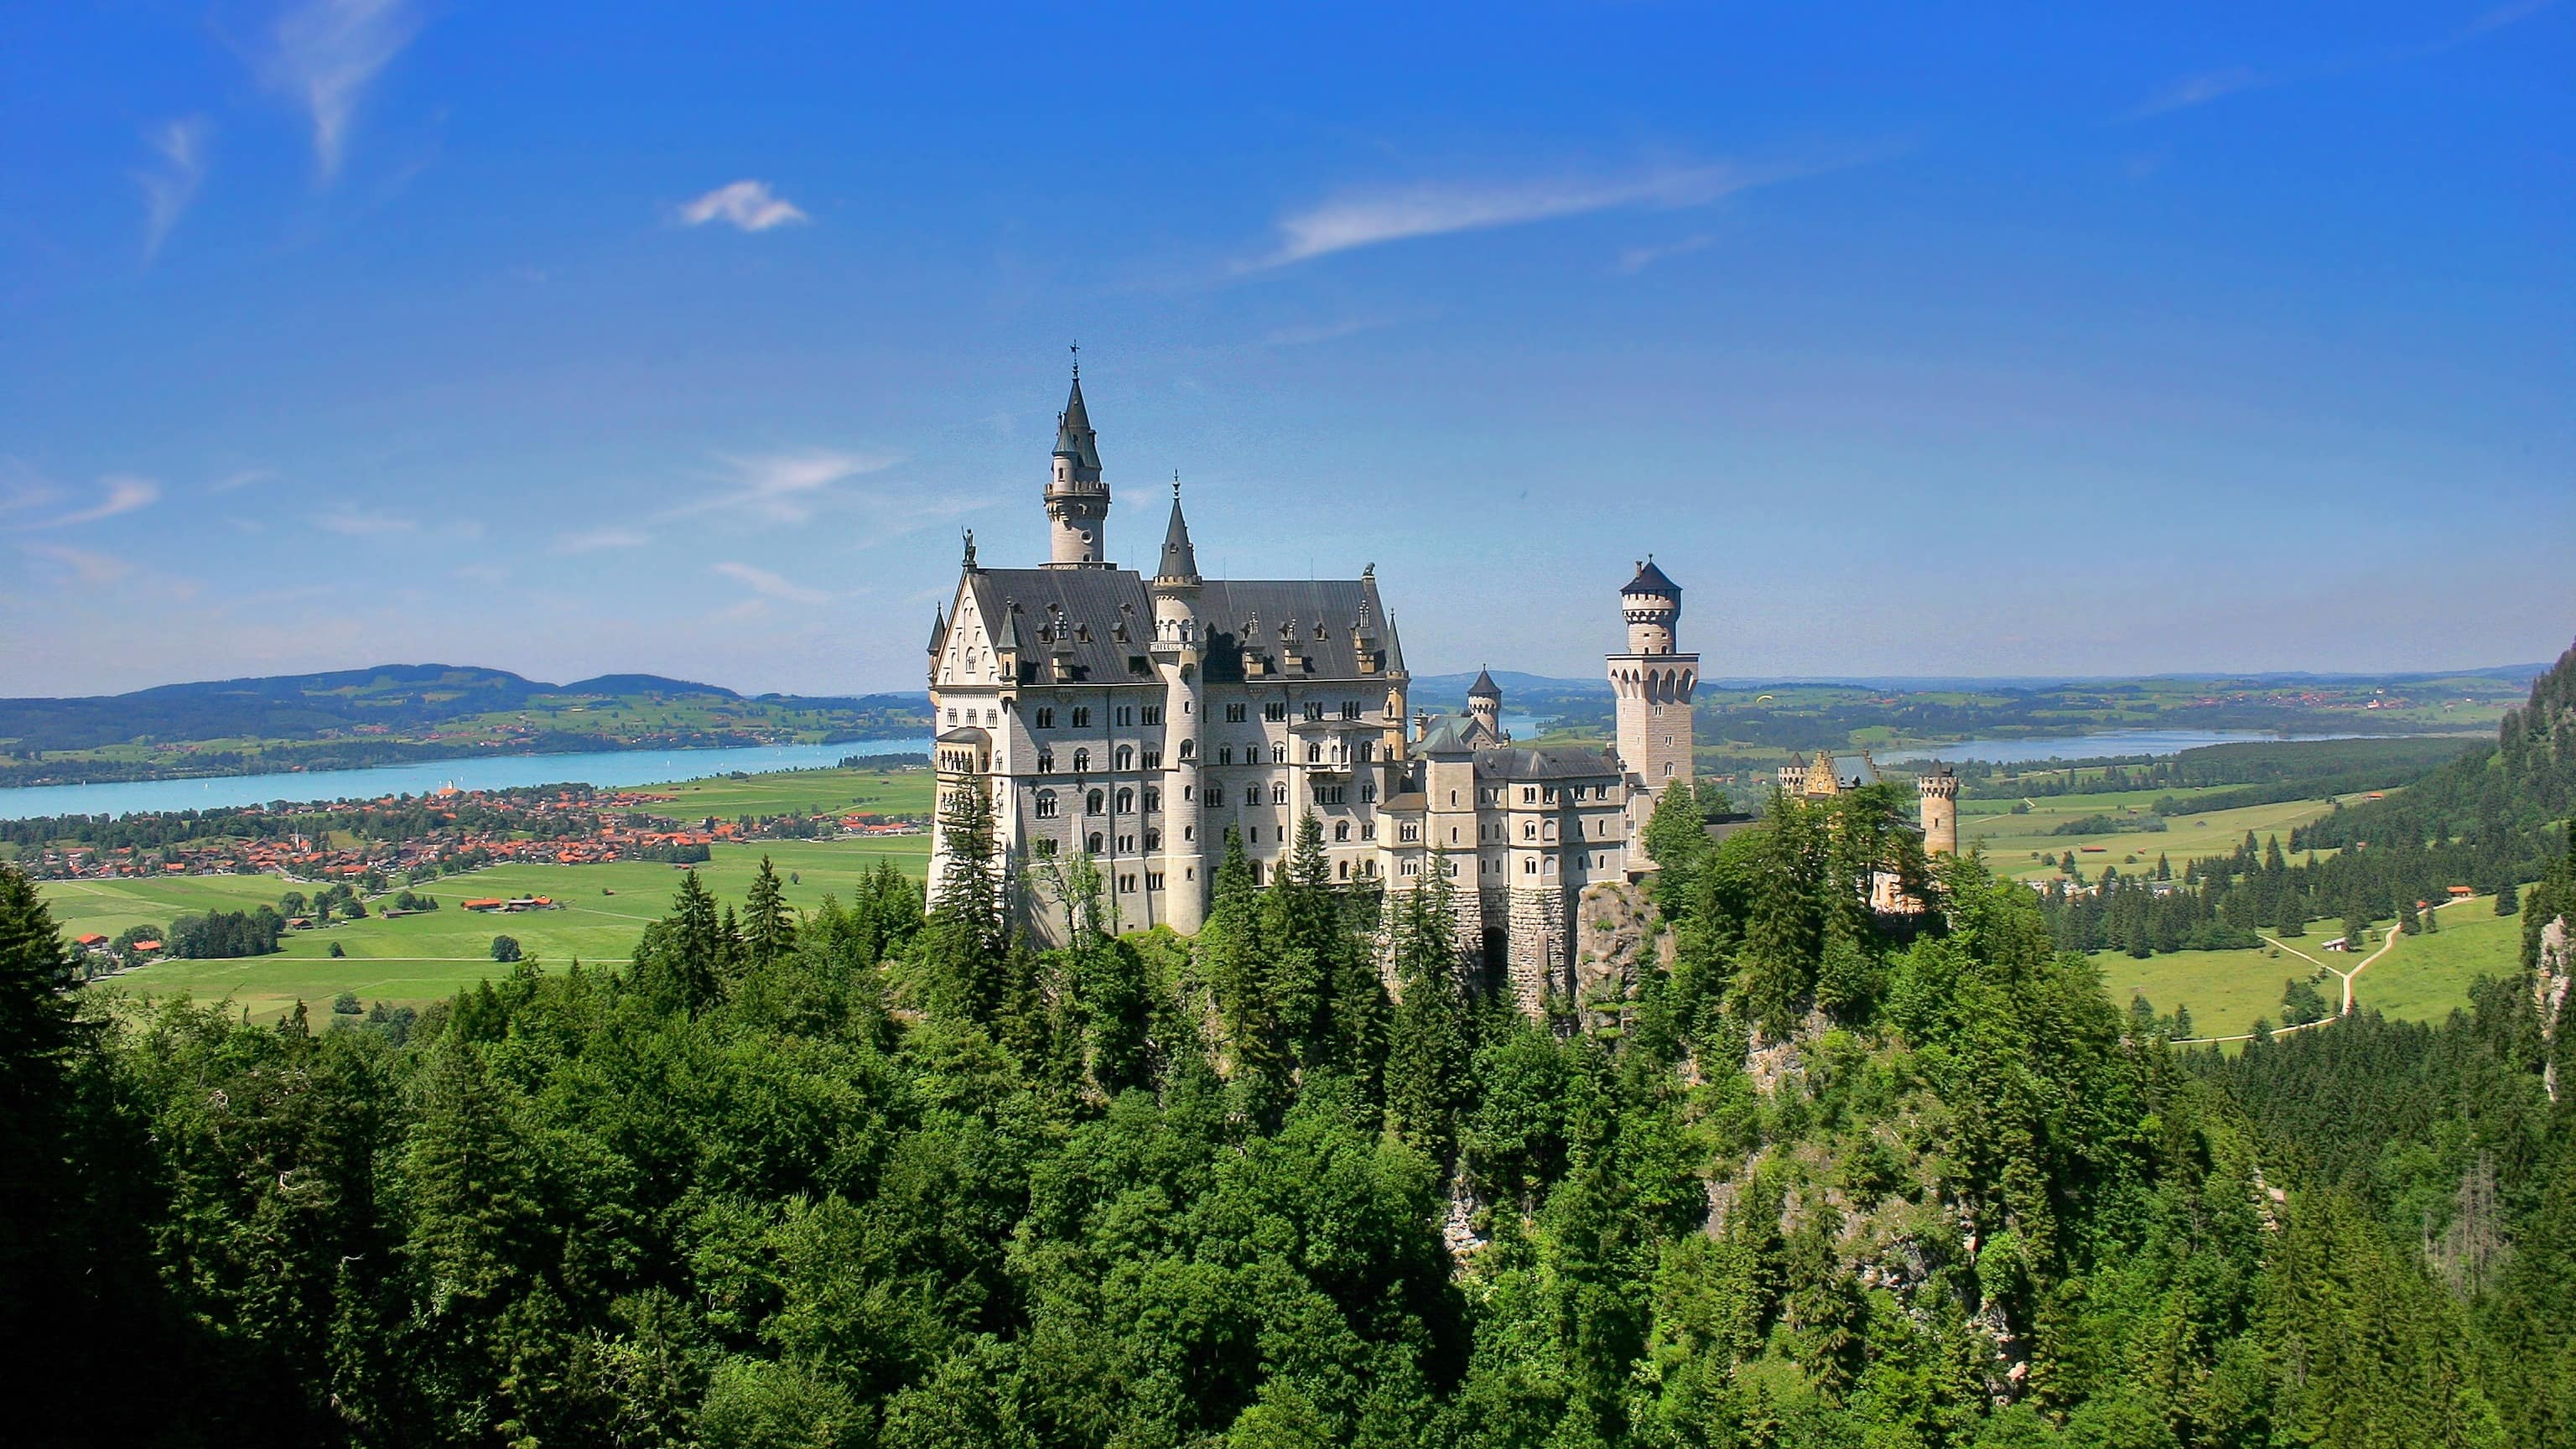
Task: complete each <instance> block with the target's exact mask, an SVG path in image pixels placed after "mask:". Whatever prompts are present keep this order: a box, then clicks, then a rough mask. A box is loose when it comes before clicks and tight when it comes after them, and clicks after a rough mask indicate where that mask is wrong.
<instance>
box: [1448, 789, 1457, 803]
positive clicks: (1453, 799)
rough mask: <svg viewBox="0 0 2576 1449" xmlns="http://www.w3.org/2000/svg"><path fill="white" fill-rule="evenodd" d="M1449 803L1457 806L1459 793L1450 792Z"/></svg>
mask: <svg viewBox="0 0 2576 1449" xmlns="http://www.w3.org/2000/svg"><path fill="white" fill-rule="evenodd" d="M1449 803H1450V804H1452V805H1455V804H1457V803H1458V792H1457V791H1455V790H1452V791H1450V792H1449Z"/></svg>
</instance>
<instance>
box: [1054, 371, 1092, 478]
mask: <svg viewBox="0 0 2576 1449" xmlns="http://www.w3.org/2000/svg"><path fill="white" fill-rule="evenodd" d="M1055 450H1056V452H1057V454H1059V455H1060V456H1063V457H1068V458H1071V459H1073V461H1074V465H1075V466H1076V467H1079V468H1088V469H1090V470H1091V472H1092V474H1093V476H1095V477H1097V476H1098V475H1099V473H1100V436H1099V434H1097V433H1094V432H1093V431H1092V430H1091V410H1090V409H1089V408H1086V407H1084V406H1083V405H1082V374H1081V373H1079V372H1077V373H1075V374H1074V375H1073V395H1072V396H1071V397H1068V398H1066V399H1065V402H1064V412H1063V413H1062V414H1060V415H1058V417H1057V418H1056V423H1055Z"/></svg>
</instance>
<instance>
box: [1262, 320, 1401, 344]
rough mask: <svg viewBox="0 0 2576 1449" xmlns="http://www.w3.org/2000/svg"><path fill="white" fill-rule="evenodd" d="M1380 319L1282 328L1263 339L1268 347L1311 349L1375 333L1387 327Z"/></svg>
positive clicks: (1318, 323) (1304, 324)
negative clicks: (1315, 346)
mask: <svg viewBox="0 0 2576 1449" xmlns="http://www.w3.org/2000/svg"><path fill="white" fill-rule="evenodd" d="M1386 325H1387V324H1386V321H1385V319H1383V318H1378V317H1353V318H1349V319H1347V320H1345V321H1341V322H1309V323H1303V324H1300V325H1297V326H1293V327H1281V328H1278V329H1276V330H1274V331H1272V332H1271V333H1270V334H1269V335H1267V336H1265V337H1263V338H1262V339H1261V341H1262V344H1263V345H1264V346H1268V347H1310V346H1313V345H1314V344H1316V343H1318V342H1338V341H1340V340H1341V339H1343V338H1345V337H1352V336H1356V335H1358V334H1360V333H1362V332H1370V331H1374V330H1376V329H1377V328H1380V327H1384V326H1386Z"/></svg>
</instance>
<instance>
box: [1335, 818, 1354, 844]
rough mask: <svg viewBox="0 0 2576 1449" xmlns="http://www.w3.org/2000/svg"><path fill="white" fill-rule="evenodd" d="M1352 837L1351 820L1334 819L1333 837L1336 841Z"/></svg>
mask: <svg viewBox="0 0 2576 1449" xmlns="http://www.w3.org/2000/svg"><path fill="white" fill-rule="evenodd" d="M1350 838H1351V822H1349V821H1347V820H1336V821H1334V822H1333V839H1334V840H1336V841H1342V840H1348V839H1350Z"/></svg>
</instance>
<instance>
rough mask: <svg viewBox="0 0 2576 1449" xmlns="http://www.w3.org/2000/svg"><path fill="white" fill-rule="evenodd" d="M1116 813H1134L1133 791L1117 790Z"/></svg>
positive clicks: (1134, 798) (1134, 795)
mask: <svg viewBox="0 0 2576 1449" xmlns="http://www.w3.org/2000/svg"><path fill="white" fill-rule="evenodd" d="M1118 813H1119V814H1121V815H1133V814H1135V813H1136V792H1135V791H1133V790H1121V791H1119V792H1118Z"/></svg>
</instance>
